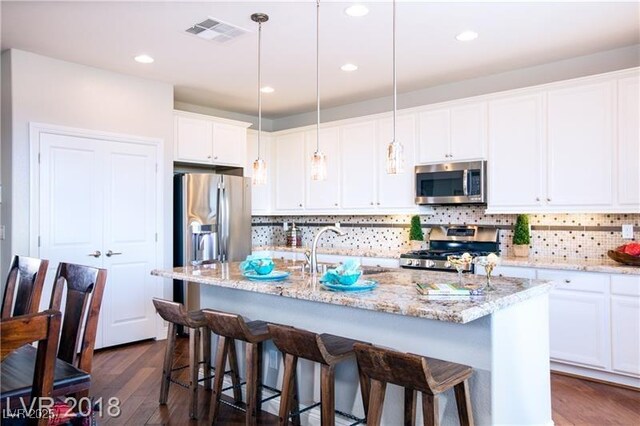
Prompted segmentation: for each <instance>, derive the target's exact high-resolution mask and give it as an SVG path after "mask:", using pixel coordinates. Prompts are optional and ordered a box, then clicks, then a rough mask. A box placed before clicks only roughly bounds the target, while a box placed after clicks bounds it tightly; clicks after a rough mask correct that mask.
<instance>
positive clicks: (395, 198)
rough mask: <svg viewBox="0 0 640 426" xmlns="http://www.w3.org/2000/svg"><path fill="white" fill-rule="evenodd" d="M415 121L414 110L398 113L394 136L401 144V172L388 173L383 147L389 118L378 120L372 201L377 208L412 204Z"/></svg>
mask: <svg viewBox="0 0 640 426" xmlns="http://www.w3.org/2000/svg"><path fill="white" fill-rule="evenodd" d="M416 124H417V123H416V117H415V114H410V115H400V116H398V119H397V123H396V138H397V139H398V141H399V142H400V143H401V144H402V146H403V148H404V172H402V173H399V174H395V175H390V174H388V173H387V172H386V166H387V147H388V146H389V142H391V140H392V139H393V120H392V119H391V118H384V119H382V120H380V121H379V137H378V169H379V170H380V172H379V173H378V197H377V200H376V203H377V205H379V206H380V207H381V208H386V209H393V208H399V209H407V208H415V197H416V193H415V180H416V178H415V174H414V167H415V165H416V163H415V159H416V149H415V147H416Z"/></svg>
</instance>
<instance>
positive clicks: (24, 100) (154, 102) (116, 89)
mask: <svg viewBox="0 0 640 426" xmlns="http://www.w3.org/2000/svg"><path fill="white" fill-rule="evenodd" d="M2 62H3V70H2V71H3V73H2V74H3V75H2V76H3V80H2V84H3V87H2V90H3V94H4V95H5V96H4V97H3V101H4V102H3V123H2V127H3V128H2V136H3V139H2V160H3V163H2V180H3V182H2V183H3V190H4V191H3V192H5V191H6V192H5V194H6V195H7V197H5V199H4V201H5V203H2V208H3V212H2V213H3V214H2V217H3V220H4V222H5V224H7V225H10V227H8V228H7V239H5V241H3V242H2V254H3V259H2V273H3V275H2V276H4V273H5V272H6V268H7V267H8V259H9V258H10V256H11V255H12V254H15V253H17V254H28V253H29V214H28V212H29V122H39V123H47V124H56V125H61V126H68V127H75V128H81V129H91V130H100V131H106V132H114V133H122V134H128V135H136V136H145V137H153V138H159V139H162V140H163V141H164V164H163V168H164V178H165V179H164V184H163V193H164V224H163V227H162V232H163V234H164V235H163V237H164V238H163V241H164V247H165V250H164V260H163V263H164V265H159V266H171V265H172V250H171V247H172V216H173V214H172V202H173V199H172V198H173V197H172V195H173V191H172V187H173V183H172V171H173V116H172V111H173V86H172V85H170V84H167V83H161V82H157V81H151V80H146V79H142V78H138V77H131V76H127V75H123V74H118V73H114V72H110V71H106V70H101V69H97V68H92V67H88V66H84V65H78V64H74V63H69V62H64V61H60V60H57V59H52V58H48V57H45V56H40V55H36V54H33V53H29V52H25V51H20V50H14V49H12V50H9V51H5V52H3V54H2ZM8 74H10V75H8ZM6 85H8V86H6ZM8 89H9V90H8ZM7 92H9V94H10V96H7ZM8 107H9V110H8V112H10V114H9V115H10V120H11V123H10V127H6V123H5V122H4V119H5V118H8V117H6V116H7V114H5V111H7V108H8ZM5 136H6V138H5ZM87 178H90V177H89V176H87ZM9 190H10V192H9ZM5 206H6V207H5ZM165 292H166V290H165Z"/></svg>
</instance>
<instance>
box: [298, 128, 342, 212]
mask: <svg viewBox="0 0 640 426" xmlns="http://www.w3.org/2000/svg"><path fill="white" fill-rule="evenodd" d="M305 142H306V154H305V157H304V163H305V165H306V166H307V170H308V172H307V174H306V182H307V193H306V204H305V207H306V208H307V209H312V210H320V209H325V210H327V209H336V208H337V207H338V206H339V205H340V162H341V158H340V131H339V130H338V129H337V128H330V129H320V151H321V152H322V153H323V154H324V155H325V159H326V164H327V178H326V179H325V180H320V181H317V180H311V157H312V156H313V153H314V152H316V131H315V130H312V131H309V132H306V133H305Z"/></svg>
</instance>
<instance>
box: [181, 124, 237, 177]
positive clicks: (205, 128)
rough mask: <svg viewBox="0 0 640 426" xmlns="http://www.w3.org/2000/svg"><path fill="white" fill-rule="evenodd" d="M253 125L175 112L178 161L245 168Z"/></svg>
mask: <svg viewBox="0 0 640 426" xmlns="http://www.w3.org/2000/svg"><path fill="white" fill-rule="evenodd" d="M249 125H250V124H249V123H244V122H240V121H233V120H226V119H219V118H216V117H211V116H208V115H201V114H193V113H189V112H183V111H174V146H175V150H174V160H175V161H179V162H184V163H196V164H210V165H224V166H236V167H244V165H245V160H246V145H247V127H249Z"/></svg>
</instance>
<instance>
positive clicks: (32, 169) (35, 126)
mask: <svg viewBox="0 0 640 426" xmlns="http://www.w3.org/2000/svg"><path fill="white" fill-rule="evenodd" d="M42 134H54V135H61V136H72V137H82V138H88V139H97V140H105V141H107V140H108V141H114V142H124V143H129V144H138V145H147V146H153V147H155V150H156V209H155V210H156V235H157V236H158V239H157V242H156V252H155V262H154V263H155V268H158V267H159V265H161V264H162V262H163V259H164V254H165V250H164V245H165V238H164V233H163V232H162V230H163V229H164V220H165V214H164V204H165V202H164V191H163V189H164V181H165V179H164V178H165V168H164V167H163V165H164V149H163V146H164V140H163V139H161V138H153V137H146V136H136V135H129V134H124V133H114V132H105V131H100V130H92V129H82V128H77V127H68V126H60V125H56V124H47V123H39V122H29V255H30V256H33V257H38V254H39V251H40V250H39V246H38V236H39V235H40V159H39V156H40V136H41V135H42ZM163 289H164V285H163V283H162V281H161V280H158V282H157V283H156V288H155V293H156V294H157V295H162V294H163ZM155 328H156V338H160V339H161V338H164V337H165V336H166V327H165V325H164V321H162V319H161V318H160V317H159V316H158V315H156V327H155Z"/></svg>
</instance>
